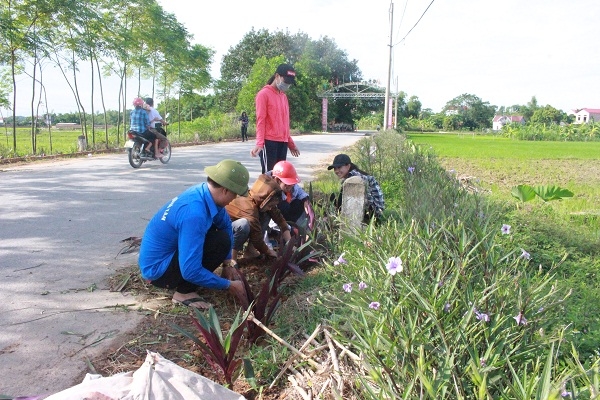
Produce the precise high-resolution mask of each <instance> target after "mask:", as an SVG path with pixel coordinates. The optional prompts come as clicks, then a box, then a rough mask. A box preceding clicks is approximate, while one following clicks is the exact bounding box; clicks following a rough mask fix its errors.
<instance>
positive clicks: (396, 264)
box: [386, 257, 402, 275]
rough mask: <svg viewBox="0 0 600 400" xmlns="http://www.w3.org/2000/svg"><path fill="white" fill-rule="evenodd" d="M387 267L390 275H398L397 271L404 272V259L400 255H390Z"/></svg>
mask: <svg viewBox="0 0 600 400" xmlns="http://www.w3.org/2000/svg"><path fill="white" fill-rule="evenodd" d="M386 267H387V270H388V272H389V273H390V275H396V273H397V272H402V260H401V259H400V257H390V259H389V260H388V263H387V265H386Z"/></svg>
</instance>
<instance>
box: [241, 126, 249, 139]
mask: <svg viewBox="0 0 600 400" xmlns="http://www.w3.org/2000/svg"><path fill="white" fill-rule="evenodd" d="M245 140H248V125H242V142H243V141H245Z"/></svg>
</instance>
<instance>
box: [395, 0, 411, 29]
mask: <svg viewBox="0 0 600 400" xmlns="http://www.w3.org/2000/svg"><path fill="white" fill-rule="evenodd" d="M407 6H408V0H406V2H405V3H404V10H402V16H401V17H400V23H399V24H398V30H397V33H398V36H400V28H401V27H402V21H404V16H405V15H406V7H407Z"/></svg>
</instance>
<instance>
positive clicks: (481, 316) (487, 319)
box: [475, 310, 490, 322]
mask: <svg viewBox="0 0 600 400" xmlns="http://www.w3.org/2000/svg"><path fill="white" fill-rule="evenodd" d="M475 318H477V319H478V320H480V321H483V322H490V316H489V315H487V314H486V313H480V312H479V311H477V310H475Z"/></svg>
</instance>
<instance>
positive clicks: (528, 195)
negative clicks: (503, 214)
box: [510, 185, 535, 203]
mask: <svg viewBox="0 0 600 400" xmlns="http://www.w3.org/2000/svg"><path fill="white" fill-rule="evenodd" d="M510 194H511V195H512V196H513V197H516V198H517V199H519V200H521V201H522V202H523V203H525V202H527V201H530V200H533V199H534V198H535V190H533V188H532V187H531V186H529V185H519V186H515V187H514V188H513V189H512V191H511V192H510Z"/></svg>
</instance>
